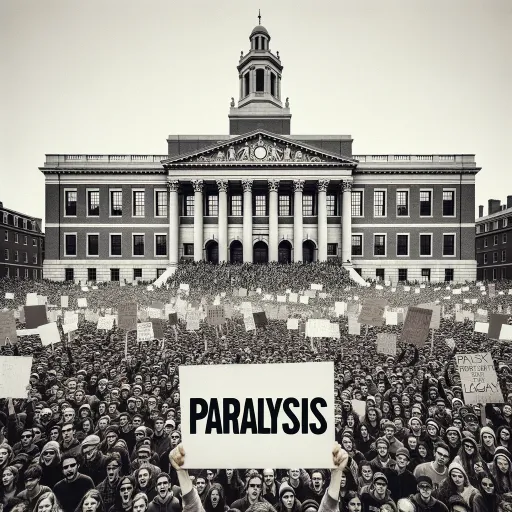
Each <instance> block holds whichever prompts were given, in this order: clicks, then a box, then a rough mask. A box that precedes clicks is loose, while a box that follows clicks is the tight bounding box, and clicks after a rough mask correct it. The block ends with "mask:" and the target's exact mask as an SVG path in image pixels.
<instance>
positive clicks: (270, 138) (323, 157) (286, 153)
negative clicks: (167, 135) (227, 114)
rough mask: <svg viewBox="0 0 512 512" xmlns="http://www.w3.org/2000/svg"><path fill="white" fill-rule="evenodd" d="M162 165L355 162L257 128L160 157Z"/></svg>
mask: <svg viewBox="0 0 512 512" xmlns="http://www.w3.org/2000/svg"><path fill="white" fill-rule="evenodd" d="M162 164H163V165H164V167H167V166H169V167H178V166H182V165H183V166H189V165H191V164H195V165H217V166H218V165H221V166H226V165H227V166H237V165H257V164H261V165H265V166H269V165H271V166H279V165H320V166H321V165H333V164H334V165H342V166H355V165H357V161H355V160H352V159H350V158H348V157H343V156H341V155H337V154H336V153H331V152H328V151H323V150H321V149H318V148H315V147H313V146H310V145H308V144H304V143H302V142H298V141H295V140H293V139H290V138H288V137H283V136H281V135H276V134H274V133H271V132H267V131H265V130H257V131H254V132H250V133H246V134H244V135H240V136H238V137H235V138H232V139H229V140H226V141H225V142H224V141H223V142H220V143H216V144H215V145H212V146H210V147H207V148H203V149H201V150H199V151H195V152H193V153H188V154H185V155H179V156H176V157H173V158H169V159H168V160H163V161H162Z"/></svg>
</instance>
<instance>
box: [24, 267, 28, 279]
mask: <svg viewBox="0 0 512 512" xmlns="http://www.w3.org/2000/svg"><path fill="white" fill-rule="evenodd" d="M25 279H28V268H26V269H25Z"/></svg>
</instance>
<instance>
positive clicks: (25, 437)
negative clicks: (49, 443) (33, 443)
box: [21, 434, 34, 439]
mask: <svg viewBox="0 0 512 512" xmlns="http://www.w3.org/2000/svg"><path fill="white" fill-rule="evenodd" d="M30 437H34V436H33V435H32V434H25V435H22V436H21V438H22V439H28V438H30Z"/></svg>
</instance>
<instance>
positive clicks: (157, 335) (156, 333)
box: [151, 319, 164, 340]
mask: <svg viewBox="0 0 512 512" xmlns="http://www.w3.org/2000/svg"><path fill="white" fill-rule="evenodd" d="M151 325H152V326H153V339H155V340H162V339H164V328H163V325H162V321H161V320H155V319H154V320H151Z"/></svg>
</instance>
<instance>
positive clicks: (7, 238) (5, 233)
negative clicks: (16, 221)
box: [4, 229, 9, 242]
mask: <svg viewBox="0 0 512 512" xmlns="http://www.w3.org/2000/svg"><path fill="white" fill-rule="evenodd" d="M4 241H5V242H8V241H9V231H7V229H6V230H5V231H4Z"/></svg>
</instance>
